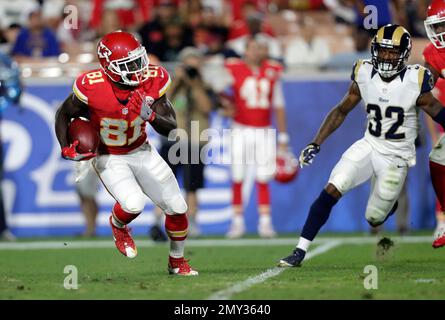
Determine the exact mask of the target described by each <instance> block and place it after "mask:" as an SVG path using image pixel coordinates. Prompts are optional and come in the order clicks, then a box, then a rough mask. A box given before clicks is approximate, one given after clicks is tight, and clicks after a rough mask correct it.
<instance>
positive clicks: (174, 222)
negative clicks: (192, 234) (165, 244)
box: [165, 214, 188, 241]
mask: <svg viewBox="0 0 445 320" xmlns="http://www.w3.org/2000/svg"><path fill="white" fill-rule="evenodd" d="M165 231H167V234H168V237H169V238H170V240H172V241H182V240H185V238H187V233H188V220H187V215H186V214H175V215H170V214H167V215H165Z"/></svg>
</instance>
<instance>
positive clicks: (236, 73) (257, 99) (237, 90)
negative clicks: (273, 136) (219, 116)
mask: <svg viewBox="0 0 445 320" xmlns="http://www.w3.org/2000/svg"><path fill="white" fill-rule="evenodd" d="M226 68H227V70H228V71H229V73H230V75H231V77H232V88H233V93H234V101H235V116H234V121H236V122H238V123H240V124H244V125H248V126H254V127H266V126H270V124H271V115H272V106H273V104H274V101H273V100H274V95H275V94H277V92H275V91H276V88H275V85H276V84H277V82H278V81H279V79H280V76H281V73H282V70H283V67H282V66H281V64H279V63H278V62H275V61H270V60H266V61H265V62H264V63H263V64H262V65H261V67H260V68H259V69H258V70H256V71H254V70H252V69H251V68H250V67H249V66H248V65H247V64H246V63H245V62H244V61H243V60H241V59H238V58H231V59H228V60H227V61H226Z"/></svg>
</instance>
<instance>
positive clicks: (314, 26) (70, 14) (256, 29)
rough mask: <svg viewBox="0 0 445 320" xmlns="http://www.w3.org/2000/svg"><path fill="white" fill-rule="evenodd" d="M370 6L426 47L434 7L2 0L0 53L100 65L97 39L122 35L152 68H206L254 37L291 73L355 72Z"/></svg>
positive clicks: (359, 0)
mask: <svg viewBox="0 0 445 320" xmlns="http://www.w3.org/2000/svg"><path fill="white" fill-rule="evenodd" d="M367 5H374V6H375V7H376V8H377V9H378V26H381V25H384V24H387V23H389V22H395V23H399V24H402V25H404V26H405V27H406V28H407V29H408V30H409V31H410V32H411V34H412V35H413V36H414V37H419V38H420V40H419V41H420V44H419V48H420V47H423V45H424V44H425V43H426V41H427V40H426V39H424V40H422V38H423V37H424V36H425V31H424V27H423V20H424V18H425V12H426V7H427V5H428V0H233V1H228V0H39V1H37V0H15V1H9V0H0V51H2V52H3V53H7V54H11V55H12V56H14V58H15V59H16V60H17V61H19V62H23V61H24V62H29V61H35V60H41V59H45V58H53V59H54V58H56V59H54V60H55V61H58V62H63V63H66V62H81V63H82V62H94V60H95V52H94V51H95V44H96V42H97V40H98V39H99V38H100V37H101V36H103V35H104V34H106V33H108V32H110V31H114V30H117V29H122V30H127V31H130V32H133V33H134V34H136V35H138V36H139V38H140V39H141V40H142V42H143V44H144V46H145V47H146V49H147V51H148V52H149V53H150V54H151V58H152V61H154V63H156V62H157V61H162V62H168V61H176V60H177V58H178V55H179V53H180V52H181V50H182V49H184V48H185V47H190V46H192V47H195V48H197V49H198V50H200V51H201V52H202V54H203V55H204V56H205V57H206V61H207V62H218V61H222V59H224V58H226V57H231V56H241V55H243V52H244V48H245V43H246V41H247V39H248V38H249V37H250V36H255V37H256V38H257V39H259V40H261V41H264V42H265V43H267V44H268V47H269V56H270V57H271V58H273V59H276V60H279V61H280V62H282V63H283V64H284V65H285V66H286V67H288V68H293V67H297V68H298V67H299V68H301V67H305V68H306V67H309V68H314V67H315V68H325V69H326V68H327V69H344V68H345V69H349V68H350V66H351V62H353V61H354V60H355V59H356V58H360V57H361V56H363V55H367V54H368V46H369V39H370V37H371V36H372V32H371V33H370V32H369V30H365V29H364V28H363V19H364V18H365V16H366V13H364V8H365V7H366V6H367ZM423 41H425V42H423ZM414 45H416V42H415V44H414ZM417 51H419V50H417ZM413 53H414V57H413V59H414V60H419V59H420V58H421V53H419V54H418V55H417V56H416V55H415V54H416V50H413ZM415 62H418V61H415Z"/></svg>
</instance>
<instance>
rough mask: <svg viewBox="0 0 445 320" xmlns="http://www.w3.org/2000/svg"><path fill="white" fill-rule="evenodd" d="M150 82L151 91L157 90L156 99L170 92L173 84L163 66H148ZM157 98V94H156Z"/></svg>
mask: <svg viewBox="0 0 445 320" xmlns="http://www.w3.org/2000/svg"><path fill="white" fill-rule="evenodd" d="M148 77H149V80H147V81H148V82H150V83H151V85H150V86H149V87H148V88H149V89H150V90H156V93H157V94H158V96H157V97H155V99H158V98H160V97H162V96H163V95H164V94H165V93H166V92H167V90H168V88H169V87H170V84H171V82H172V81H171V78H170V75H169V74H168V72H167V70H166V69H165V68H164V67H162V66H155V65H149V66H148ZM154 96H156V94H154Z"/></svg>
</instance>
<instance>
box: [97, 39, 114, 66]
mask: <svg viewBox="0 0 445 320" xmlns="http://www.w3.org/2000/svg"><path fill="white" fill-rule="evenodd" d="M111 54H112V52H111V50H110V49H108V48H107V46H106V45H104V44H103V43H102V42H100V43H99V45H98V46H97V55H98V56H99V58H103V59H105V60H107V62H110V56H111Z"/></svg>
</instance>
